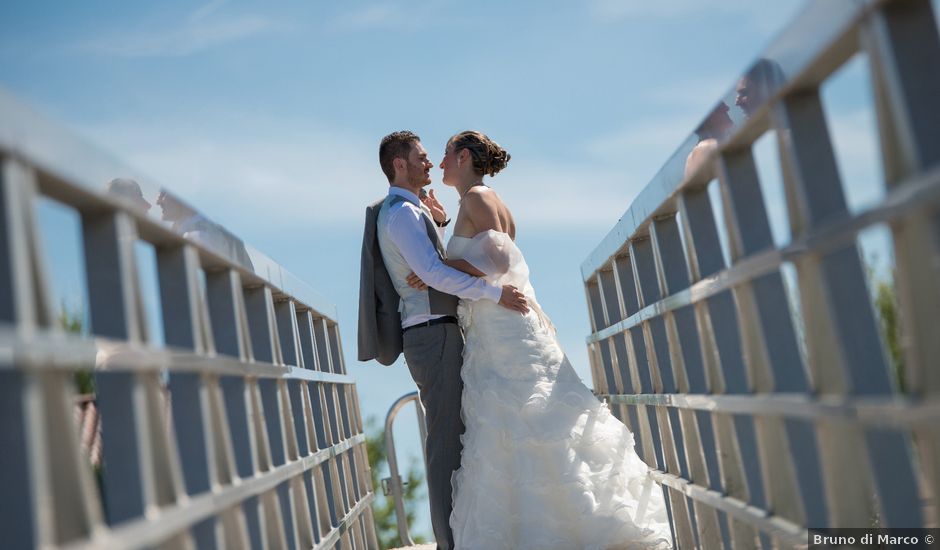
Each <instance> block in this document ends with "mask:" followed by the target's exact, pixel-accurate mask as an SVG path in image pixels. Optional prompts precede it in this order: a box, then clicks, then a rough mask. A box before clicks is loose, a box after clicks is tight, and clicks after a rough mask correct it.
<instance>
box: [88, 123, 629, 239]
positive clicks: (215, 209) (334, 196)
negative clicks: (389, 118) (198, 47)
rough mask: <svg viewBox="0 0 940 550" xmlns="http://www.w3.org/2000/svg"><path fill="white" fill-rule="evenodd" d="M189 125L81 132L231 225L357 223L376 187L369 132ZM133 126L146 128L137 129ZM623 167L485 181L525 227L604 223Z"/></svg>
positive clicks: (524, 166)
mask: <svg viewBox="0 0 940 550" xmlns="http://www.w3.org/2000/svg"><path fill="white" fill-rule="evenodd" d="M190 126H191V125H189V124H185V123H183V124H173V123H163V124H159V123H158V124H154V123H151V122H147V123H146V124H143V123H141V124H130V125H128V124H120V125H97V126H89V127H84V128H83V129H82V131H83V133H84V134H86V135H88V136H90V137H91V138H92V139H93V140H95V141H96V142H98V143H100V144H102V145H104V146H105V147H107V148H108V149H110V150H113V151H114V152H115V153H117V154H118V156H119V157H120V158H122V159H123V160H126V161H127V162H128V163H129V164H131V165H132V166H134V167H136V168H139V169H140V170H142V171H143V172H145V173H147V174H150V175H152V176H154V178H155V179H156V180H157V181H158V182H160V183H163V184H165V185H167V187H168V188H169V189H171V190H173V191H175V192H176V193H177V194H179V195H180V196H181V197H182V198H184V199H186V200H187V201H189V202H191V203H192V204H193V205H194V206H196V207H197V208H199V209H201V210H203V211H204V212H205V213H206V214H208V215H209V216H210V217H213V218H216V219H218V220H219V221H220V222H222V223H223V224H225V225H231V226H234V227H238V226H244V225H246V224H250V223H264V224H267V225H269V226H270V228H271V229H272V230H274V229H278V230H298V231H302V230H311V229H313V228H320V227H329V226H350V225H352V226H359V225H360V224H361V218H362V214H363V210H364V207H365V205H366V204H368V203H369V202H370V201H372V200H375V199H377V198H380V197H381V196H382V195H384V193H385V191H386V186H387V184H386V182H385V179H384V176H383V175H382V173H381V171H380V169H379V166H378V161H377V159H376V154H375V151H376V143H375V142H376V141H377V140H378V137H377V136H357V135H351V134H346V133H343V132H341V131H337V130H335V129H331V128H323V127H319V128H318V127H317V126H316V125H315V124H313V123H310V124H309V128H301V127H299V125H298V123H296V122H290V121H284V122H283V123H280V124H272V123H271V122H270V121H269V122H268V123H267V124H264V125H253V124H244V126H245V127H246V128H249V127H250V128H252V129H251V130H250V131H249V130H246V129H244V128H241V129H231V128H230V129H222V128H215V129H214V130H213V131H212V132H211V134H210V133H209V132H208V131H205V130H201V129H200V128H199V127H190ZM142 127H146V128H147V131H146V132H141V131H140V128H142ZM257 127H265V128H276V131H275V130H264V129H262V130H256V128H257ZM624 172H625V171H624V170H621V169H620V168H618V167H612V166H610V165H605V164H603V163H597V162H594V161H592V160H591V159H585V161H583V162H571V163H562V162H557V161H554V160H553V159H539V158H530V159H521V158H514V159H513V161H512V163H511V164H510V166H509V168H507V170H506V171H505V172H504V173H503V174H500V175H499V176H498V177H497V178H495V179H494V180H493V181H492V185H493V186H494V187H495V188H496V189H497V190H498V191H499V192H500V194H501V195H502V196H503V197H504V199H505V200H506V201H507V203H508V204H509V205H510V207H511V208H512V209H513V212H514V214H515V217H516V219H517V221H518V223H519V224H520V225H524V226H525V227H527V228H539V227H541V228H555V229H557V228H558V227H562V226H564V227H572V228H600V229H606V228H609V227H611V226H613V224H614V222H616V220H617V219H618V217H619V216H620V215H621V214H622V213H623V211H624V210H626V208H627V206H628V205H629V201H630V200H631V199H632V197H633V196H634V195H635V194H636V192H637V191H638V190H639V188H641V187H642V185H641V184H640V182H631V183H630V185H627V183H626V182H625V181H624V180H625V178H624ZM432 177H433V178H434V181H435V183H434V187H435V188H436V189H437V190H438V192H439V194H440V197H441V198H442V200H443V201H444V203H445V206H447V208H448V211H449V212H451V213H452V214H453V213H456V210H457V206H458V205H457V201H456V195H455V193H454V192H453V191H452V190H450V189H448V188H446V187H444V186H442V185H441V184H440V171H439V170H438V169H437V168H435V169H434V170H433V171H432ZM645 183H646V182H642V184H645ZM148 198H149V197H148ZM236 222H237V223H236Z"/></svg>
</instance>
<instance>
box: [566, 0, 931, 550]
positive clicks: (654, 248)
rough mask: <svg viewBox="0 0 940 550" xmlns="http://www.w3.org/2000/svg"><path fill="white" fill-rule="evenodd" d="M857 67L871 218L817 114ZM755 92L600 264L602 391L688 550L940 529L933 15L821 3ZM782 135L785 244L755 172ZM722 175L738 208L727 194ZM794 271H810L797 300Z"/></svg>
mask: <svg viewBox="0 0 940 550" xmlns="http://www.w3.org/2000/svg"><path fill="white" fill-rule="evenodd" d="M856 54H860V55H862V56H864V57H866V58H867V61H868V66H869V67H870V78H871V83H872V88H873V91H874V99H875V103H874V104H875V114H876V119H877V128H878V132H879V137H880V154H881V158H882V163H883V166H884V179H885V181H886V184H887V185H886V190H885V197H884V199H883V200H882V201H881V202H880V203H879V204H876V205H874V206H873V207H871V208H868V209H865V210H864V211H862V212H851V211H850V209H849V208H848V207H847V205H846V199H845V193H844V189H843V182H842V181H841V179H840V175H839V172H838V170H837V164H836V158H835V155H834V153H833V144H832V142H831V140H830V134H829V130H828V128H827V123H826V118H825V111H824V108H823V105H822V102H821V100H820V86H821V85H822V84H823V83H824V82H826V81H827V79H830V78H831V76H832V75H833V73H834V72H835V71H836V70H837V69H839V68H840V67H842V66H844V65H845V64H846V63H847V62H848V61H849V60H850V59H852V58H853V56H855V55H856ZM738 88H739V90H738V91H739V92H740V93H744V91H742V88H743V89H746V90H747V92H748V93H749V94H750V97H749V98H747V99H748V100H749V102H750V103H749V104H747V105H746V109H745V117H744V119H743V120H742V121H741V122H740V123H739V124H737V125H736V127H733V128H731V129H730V131H728V132H726V133H715V132H712V133H710V132H709V131H708V130H709V128H707V126H708V124H709V121H708V119H706V122H705V123H703V125H702V127H700V128H699V131H698V135H697V136H690V138H689V139H688V140H687V141H686V143H685V144H684V145H683V147H682V148H681V149H680V150H679V151H678V152H677V153H676V154H675V155H674V156H673V157H672V158H671V159H670V160H669V162H668V163H667V164H666V165H665V166H664V167H663V168H662V169H661V171H660V172H659V173H658V174H657V176H656V177H655V179H654V180H653V181H652V182H651V183H650V184H649V185H648V186H647V187H646V188H645V189H644V190H643V191H642V192H641V193H640V195H639V196H638V198H637V199H636V200H635V201H634V202H633V203H632V205H631V206H630V208H629V209H628V210H627V212H626V213H625V214H624V215H623V217H622V218H621V219H620V221H619V222H618V223H617V225H616V226H615V227H614V229H613V230H612V231H611V232H610V233H609V234H608V235H607V237H606V238H605V239H604V240H603V242H602V243H601V244H600V245H599V246H598V247H597V249H596V250H595V251H594V252H593V253H592V254H591V255H590V257H589V258H588V259H587V260H586V261H585V262H584V264H583V265H582V275H583V278H584V281H585V287H586V292H587V302H588V308H589V313H590V320H591V326H592V334H591V335H590V336H589V338H588V347H589V354H590V357H591V363H592V375H593V378H594V384H595V388H596V391H597V392H598V393H599V394H604V395H605V398H606V399H607V400H608V401H609V403H610V404H611V408H612V410H613V412H615V414H617V415H618V417H619V418H621V419H622V420H623V421H624V422H625V423H626V424H627V425H628V426H629V427H630V428H631V430H633V431H634V432H635V433H636V434H637V442H638V443H637V447H638V452H640V454H641V456H642V457H643V459H644V460H645V461H646V462H647V463H648V465H649V467H650V469H651V475H652V476H653V477H654V478H655V479H656V480H657V481H658V482H659V483H660V484H661V485H662V488H663V490H664V493H665V496H666V501H667V506H668V508H669V513H670V516H671V523H672V526H673V531H674V538H675V542H676V545H677V547H679V548H694V547H702V548H722V547H729V546H730V547H732V548H758V547H762V546H771V545H772V546H774V547H785V548H789V547H794V546H799V545H803V546H804V547H805V545H806V543H807V532H808V529H810V528H814V527H818V528H822V527H870V526H873V525H879V526H883V527H921V526H936V524H937V516H936V514H937V510H936V502H937V501H936V499H937V495H938V493H940V429H938V426H940V406H938V405H940V395H938V394H940V40H938V36H937V22H936V19H935V14H934V12H933V9H932V6H931V3H930V2H929V1H928V0H885V1H880V0H870V1H850V0H820V1H817V2H815V3H812V4H811V5H810V6H808V8H807V9H806V11H805V12H804V13H803V14H802V15H800V16H799V17H798V18H797V19H796V20H795V21H794V22H793V23H792V24H791V25H790V26H789V27H788V28H787V29H786V30H785V31H784V32H783V33H782V34H781V35H780V36H779V37H778V38H777V40H776V41H775V42H774V43H773V45H772V46H771V47H770V48H769V49H768V50H767V51H766V52H765V53H764V55H763V56H762V59H761V60H760V61H758V62H757V63H756V64H754V65H753V67H752V68H751V69H750V70H749V71H748V72H747V73H745V74H744V75H743V76H742V78H741V80H740V81H739V84H738ZM735 95H736V90H732V91H731V92H729V94H728V95H726V96H725V97H724V98H723V99H724V101H723V102H722V103H724V104H725V108H724V109H722V105H721V104H719V105H718V106H717V107H716V111H715V112H719V111H724V112H726V111H727V105H733V104H734V102H735ZM741 103H742V102H741V100H740V99H739V104H741ZM767 132H770V133H771V135H773V136H775V138H776V142H777V153H778V155H779V161H780V165H781V172H782V179H783V186H784V190H785V193H784V194H785V196H786V211H787V213H788V214H787V215H788V218H789V224H790V227H791V229H792V233H793V235H792V242H791V243H790V244H787V245H784V246H777V245H776V244H775V242H774V240H773V237H772V235H771V226H770V222H769V219H768V212H767V209H766V208H765V199H764V197H763V196H762V187H761V185H760V178H759V172H758V170H757V168H756V165H755V160H754V153H753V144H754V143H755V141H756V140H757V139H758V138H760V137H761V136H762V135H764V134H765V133H767ZM709 140H710V141H709ZM715 177H717V179H718V186H719V190H720V196H721V204H720V205H716V204H713V202H712V198H711V197H710V195H709V193H708V185H709V183H710V182H711V181H712V180H713V179H714V178H715ZM850 183H851V182H850ZM719 206H720V210H721V212H722V214H721V215H720V216H719V215H716V210H718V209H719ZM716 220H718V222H717V223H716ZM722 221H723V223H721V222H722ZM876 224H882V225H884V226H887V227H888V228H889V229H890V233H891V236H892V239H893V247H894V252H895V256H896V265H895V274H894V277H895V281H896V286H897V293H898V296H899V301H900V311H901V325H902V326H903V329H904V338H903V339H902V344H903V361H904V366H905V368H904V371H903V375H902V380H901V381H902V382H903V384H904V386H905V393H902V392H900V391H899V390H898V388H897V384H898V383H897V381H896V380H895V379H894V378H893V377H892V372H891V368H890V362H889V360H888V359H887V357H886V352H885V350H884V349H883V345H882V337H881V335H880V333H879V327H878V318H877V316H876V314H875V312H874V310H873V307H872V300H871V298H870V291H869V289H868V288H867V281H866V274H865V267H864V263H863V260H862V258H861V257H860V253H859V248H858V240H857V239H858V236H859V233H860V232H861V231H863V230H865V229H866V228H869V227H872V226H874V225H876ZM723 238H724V239H726V241H727V243H728V248H729V251H730V257H731V262H730V265H728V264H726V262H725V259H724V257H723V253H722V250H721V246H722V245H721V242H722V239H723ZM785 264H790V265H792V266H793V267H794V268H795V269H794V271H795V274H796V275H795V281H796V284H795V285H794V286H795V288H794V289H792V292H793V293H795V294H796V295H798V298H797V299H796V300H795V301H793V302H791V300H790V298H789V297H788V291H789V290H791V289H790V288H788V285H787V281H786V279H787V278H786V277H785V276H784V275H783V274H782V269H781V268H782V267H783V266H784V265H785ZM791 310H794V311H791ZM794 313H796V315H794ZM801 325H802V326H801ZM801 328H802V330H800V329H801ZM801 346H803V347H804V349H802V350H801Z"/></svg>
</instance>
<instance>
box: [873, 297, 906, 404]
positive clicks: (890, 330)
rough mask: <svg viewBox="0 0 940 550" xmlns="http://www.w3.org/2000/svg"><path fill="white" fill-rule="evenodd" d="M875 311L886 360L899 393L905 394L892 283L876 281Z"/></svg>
mask: <svg viewBox="0 0 940 550" xmlns="http://www.w3.org/2000/svg"><path fill="white" fill-rule="evenodd" d="M875 309H876V310H877V312H878V319H879V321H880V322H881V330H882V333H883V334H884V339H885V342H886V343H887V345H888V349H887V352H888V359H890V361H891V366H892V367H893V369H894V377H895V382H896V383H897V386H898V390H899V391H900V392H901V393H907V387H906V385H905V379H904V355H903V353H902V350H901V342H902V331H901V319H900V313H899V311H898V300H897V293H896V292H895V289H894V284H893V282H890V281H878V283H877V285H876V287H875Z"/></svg>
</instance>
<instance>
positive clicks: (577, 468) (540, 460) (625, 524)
mask: <svg viewBox="0 0 940 550" xmlns="http://www.w3.org/2000/svg"><path fill="white" fill-rule="evenodd" d="M509 158H510V156H509V153H507V152H506V151H505V150H504V149H503V148H501V147H500V146H499V145H498V144H496V143H495V142H494V141H492V140H491V139H489V138H488V137H487V136H486V135H484V134H482V133H479V132H472V131H467V132H461V133H459V134H457V135H455V136H454V137H452V138H451V139H450V140H449V141H448V142H447V147H446V149H445V152H444V159H443V160H442V161H441V169H442V170H443V171H444V176H443V181H444V184H446V185H448V186H451V187H454V188H455V189H456V190H457V193H458V194H459V195H460V210H459V212H458V214H457V220H456V222H455V224H454V235H453V237H452V238H451V239H450V241H449V242H448V244H447V260H446V263H448V264H449V265H450V266H452V267H455V268H457V269H459V270H461V271H464V272H466V273H470V274H471V275H475V276H477V277H484V278H485V279H487V280H488V281H489V282H491V283H493V284H496V285H505V284H510V285H514V286H516V287H517V288H518V289H520V290H522V291H523V292H524V294H525V295H526V299H527V300H528V303H529V305H530V308H531V310H530V311H529V313H527V314H525V315H522V314H519V313H517V312H512V311H509V310H506V309H504V308H501V307H499V306H498V305H497V304H495V303H490V302H487V301H485V300H479V301H476V302H470V301H464V300H461V301H460V305H459V307H458V318H459V321H460V326H461V328H462V329H463V331H464V336H465V339H466V345H465V348H464V355H463V357H464V363H463V369H462V371H461V372H462V374H461V376H462V378H463V382H464V390H463V410H462V417H463V420H464V423H465V424H466V432H465V433H464V435H463V436H462V437H461V440H462V442H463V454H462V456H461V463H460V469H459V470H458V471H457V472H456V473H455V474H454V477H453V484H454V508H453V512H452V514H451V517H450V524H451V527H452V528H453V531H454V542H455V546H456V548H458V549H461V550H465V549H475V548H479V549H488V550H490V549H521V548H532V549H540V550H541V549H548V548H553V549H564V550H570V549H576V548H592V549H593V548H596V549H607V548H657V549H659V548H670V547H671V544H670V542H669V541H670V540H671V535H670V530H669V524H668V519H667V514H666V508H665V503H664V500H663V495H662V491H661V490H660V489H659V488H658V487H656V486H655V484H654V483H653V482H652V481H651V480H650V479H649V478H648V477H647V466H646V464H645V463H644V462H643V461H642V460H641V459H640V458H639V457H638V456H637V454H636V452H635V451H634V448H633V446H634V441H633V434H632V433H630V431H629V430H628V429H627V427H626V426H624V425H623V424H622V423H621V422H620V421H619V420H617V419H616V418H615V417H614V416H612V415H611V414H610V411H609V409H608V407H607V405H606V404H604V403H601V402H600V401H599V400H598V399H597V398H596V397H595V396H594V395H593V394H592V393H591V391H590V390H589V389H588V388H587V387H586V386H585V385H584V384H582V383H581V380H580V379H579V378H578V375H577V374H576V373H575V371H574V369H573V368H572V367H571V365H570V364H569V363H568V360H567V358H566V357H565V355H564V353H563V352H562V350H561V348H560V346H559V344H558V340H557V339H556V337H555V329H554V327H553V326H552V324H551V321H549V319H548V316H546V315H545V313H544V312H543V311H542V310H541V308H540V307H539V305H538V302H536V300H535V292H534V290H533V288H532V285H531V284H530V283H529V269H528V266H527V265H526V263H525V260H524V258H523V256H522V252H520V251H519V249H518V248H517V247H516V245H515V243H514V240H515V236H516V224H515V222H514V221H513V217H512V213H511V212H510V211H509V208H508V207H507V206H506V205H505V203H503V201H502V200H501V199H500V197H499V195H497V194H496V192H495V191H493V190H492V189H491V188H489V187H487V186H486V185H485V184H484V183H483V176H484V175H489V176H495V175H496V173H498V172H499V171H500V170H502V169H503V168H505V167H506V164H507V163H508V162H509ZM426 201H430V202H431V203H433V204H429V206H430V207H431V208H432V209H433V208H434V207H440V204H439V203H437V200H436V199H435V198H434V197H433V194H432V195H431V197H430V198H429V199H426ZM409 284H412V286H416V287H418V288H421V287H422V286H423V283H422V282H421V281H420V279H417V277H416V276H412V277H411V278H410V279H409Z"/></svg>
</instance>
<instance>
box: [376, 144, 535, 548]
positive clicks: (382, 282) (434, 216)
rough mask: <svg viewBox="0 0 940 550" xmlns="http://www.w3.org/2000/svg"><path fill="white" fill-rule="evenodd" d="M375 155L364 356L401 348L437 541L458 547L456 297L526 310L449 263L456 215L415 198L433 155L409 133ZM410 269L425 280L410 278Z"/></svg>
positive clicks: (516, 298)
mask: <svg viewBox="0 0 940 550" xmlns="http://www.w3.org/2000/svg"><path fill="white" fill-rule="evenodd" d="M379 164H380V165H381V167H382V172H384V173H385V176H386V177H387V178H388V182H389V191H388V196H387V197H385V198H384V199H383V200H381V201H379V202H376V203H375V204H372V205H370V206H368V207H367V208H366V223H365V234H364V235H363V239H362V266H361V273H360V280H359V360H360V361H368V360H370V359H376V360H377V361H378V362H380V363H382V364H383V365H391V364H392V363H394V362H395V360H396V359H398V356H399V354H400V353H401V352H402V351H404V354H405V361H406V363H407V364H408V369H409V370H410V371H411V377H412V378H413V379H414V381H415V384H417V386H418V391H419V394H420V396H421V403H422V404H423V405H424V410H425V414H426V419H427V441H426V444H425V446H426V451H427V456H426V459H427V470H428V499H429V500H430V504H431V524H432V525H433V527H434V538H435V539H437V544H438V548H440V549H442V550H450V549H451V548H453V546H454V541H453V535H452V533H451V530H450V524H449V520H450V512H451V474H452V473H453V472H454V471H455V470H457V468H459V467H460V451H461V444H460V434H462V433H463V431H464V425H463V422H462V421H461V420H460V398H461V393H462V391H463V381H462V380H461V378H460V367H461V365H462V364H463V357H462V354H463V335H462V334H461V332H460V328H459V327H458V326H457V301H458V297H459V298H464V299H467V300H481V299H486V300H492V301H493V302H497V303H499V304H500V305H501V306H503V307H506V308H509V309H513V310H516V311H521V312H524V311H526V310H527V304H526V301H525V297H524V296H523V294H522V293H521V292H519V290H517V289H516V288H515V287H512V286H509V285H506V286H504V287H502V288H500V287H498V286H495V285H492V284H490V283H487V282H486V281H485V280H483V279H479V278H476V277H472V276H470V275H467V274H466V273H463V272H462V271H457V270H455V269H453V268H450V267H448V266H446V265H444V263H443V259H444V247H443V245H442V240H443V236H444V227H445V226H446V225H447V224H448V223H450V220H448V219H447V216H446V213H445V212H444V208H443V207H442V206H441V204H440V203H439V202H438V201H437V200H436V199H435V198H434V196H433V194H432V195H431V197H430V198H424V199H419V198H418V196H419V195H421V194H422V193H421V192H422V189H423V188H424V187H425V186H426V185H428V184H430V183H431V177H430V170H431V167H432V166H433V164H432V163H431V162H430V161H429V160H428V153H427V151H425V149H424V146H423V145H421V140H420V138H418V136H417V135H415V134H413V133H412V132H408V131H402V132H394V133H391V134H389V135H387V136H385V137H384V138H383V139H382V143H381V145H380V146H379ZM411 273H414V274H415V275H417V276H418V277H420V278H421V280H422V281H424V283H425V284H426V285H427V287H428V288H425V289H423V290H418V289H416V288H412V287H411V286H409V285H408V282H407V281H408V277H409V275H410V274H411Z"/></svg>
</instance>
